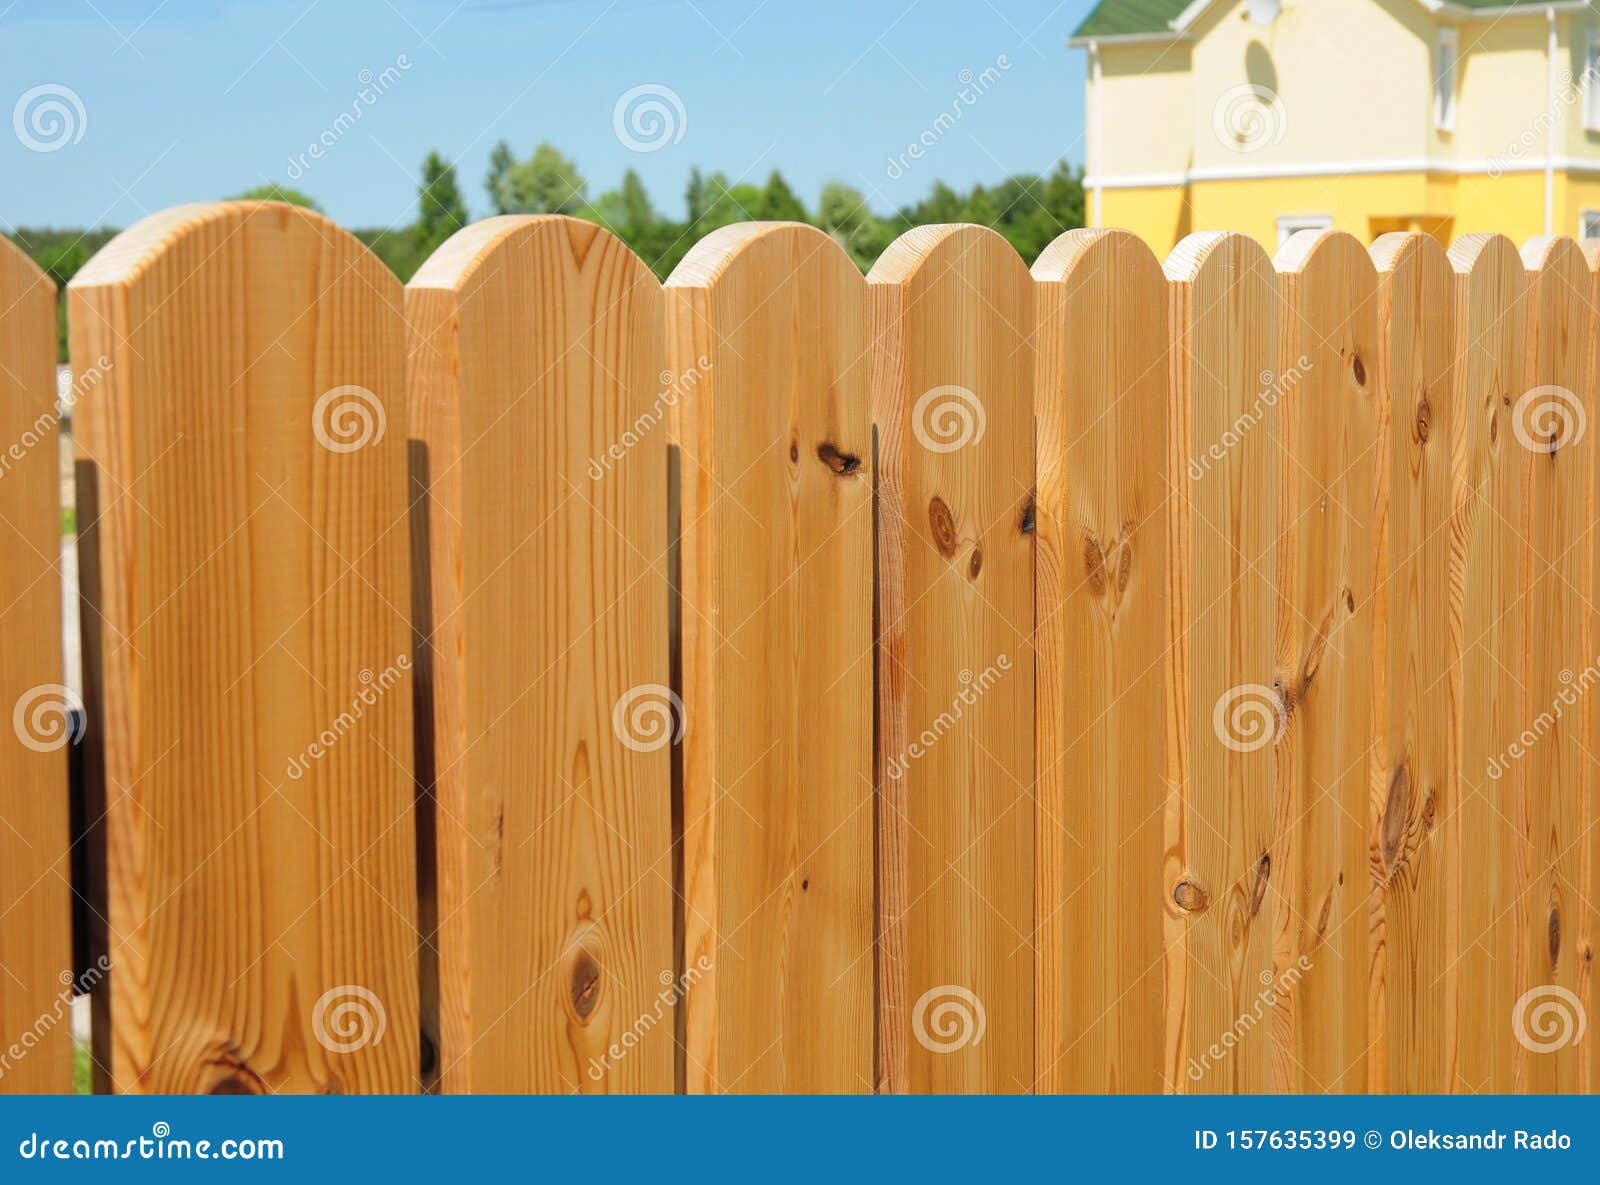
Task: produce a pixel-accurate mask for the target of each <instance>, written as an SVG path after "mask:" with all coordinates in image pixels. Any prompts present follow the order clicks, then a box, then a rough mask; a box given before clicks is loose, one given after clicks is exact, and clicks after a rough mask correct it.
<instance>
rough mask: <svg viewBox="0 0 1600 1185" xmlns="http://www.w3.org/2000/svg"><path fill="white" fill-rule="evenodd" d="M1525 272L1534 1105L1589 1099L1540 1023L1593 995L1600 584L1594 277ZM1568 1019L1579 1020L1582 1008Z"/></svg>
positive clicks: (1522, 956)
mask: <svg viewBox="0 0 1600 1185" xmlns="http://www.w3.org/2000/svg"><path fill="white" fill-rule="evenodd" d="M1522 261H1523V265H1524V266H1525V267H1526V268H1527V270H1528V277H1527V278H1528V286H1527V297H1526V301H1527V336H1526V339H1525V357H1526V360H1527V361H1526V367H1525V370H1524V378H1523V387H1524V390H1523V393H1522V395H1521V397H1520V399H1518V400H1517V401H1516V402H1515V403H1514V404H1513V405H1512V409H1511V415H1512V419H1511V426H1512V439H1511V440H1508V441H1507V442H1506V443H1507V444H1508V445H1509V444H1513V443H1515V445H1516V446H1518V447H1519V448H1520V449H1522V451H1523V452H1524V453H1525V454H1526V456H1527V458H1528V460H1527V463H1526V471H1527V474H1528V478H1527V485H1526V487H1525V488H1526V490H1527V499H1528V500H1527V504H1526V505H1525V506H1524V507H1523V519H1522V521H1523V524H1524V526H1523V536H1524V548H1525V557H1524V564H1525V569H1524V570H1525V571H1526V572H1527V574H1528V577H1527V578H1528V587H1527V599H1526V601H1525V602H1524V603H1523V605H1522V612H1521V613H1520V614H1519V616H1520V618H1521V621H1522V624H1523V626H1524V628H1525V629H1526V631H1527V632H1526V638H1527V647H1528V668H1527V680H1526V682H1527V695H1528V701H1529V702H1528V705H1527V713H1526V715H1525V716H1524V728H1525V729H1526V730H1527V731H1528V732H1529V733H1531V734H1532V739H1531V742H1530V743H1529V744H1528V745H1527V749H1528V752H1527V755H1526V756H1525V757H1523V758H1522V759H1521V761H1522V763H1523V764H1525V765H1526V766H1527V776H1526V778H1525V779H1524V781H1523V782H1522V783H1521V784H1520V790H1521V794H1520V798H1519V801H1518V805H1517V809H1516V811H1515V813H1514V814H1512V816H1511V822H1512V823H1513V824H1514V825H1515V829H1516V831H1518V832H1520V834H1519V835H1518V838H1519V839H1520V841H1521V844H1522V847H1521V852H1520V856H1521V863H1520V866H1519V872H1520V883H1519V884H1518V888H1517V896H1516V899H1515V909H1514V912H1513V916H1514V917H1515V919H1516V923H1517V935H1518V945H1517V959H1518V975H1517V989H1518V992H1519V1000H1518V1003H1517V1005H1516V1007H1515V1011H1514V1013H1513V1021H1512V1023H1513V1025H1518V1024H1521V1025H1523V1026H1526V1034H1527V1036H1528V1038H1530V1039H1529V1040H1524V1041H1521V1042H1519V1045H1520V1046H1522V1047H1523V1048H1522V1051H1521V1052H1520V1054H1519V1055H1518V1058H1517V1062H1516V1063H1515V1064H1516V1065H1517V1067H1518V1069H1517V1072H1516V1074H1515V1082H1516V1088H1517V1090H1518V1091H1521V1092H1529V1093H1561V1094H1570V1093H1573V1092H1574V1091H1576V1090H1577V1089H1578V1057H1579V1052H1580V1046H1578V1045H1575V1044H1573V1043H1571V1042H1570V1041H1569V1042H1567V1043H1565V1044H1564V1045H1562V1046H1561V1047H1559V1048H1550V1049H1545V1048H1542V1046H1543V1045H1544V1044H1545V1043H1546V1041H1547V1040H1549V1039H1551V1038H1553V1037H1554V1036H1555V1034H1554V1033H1553V1032H1550V1031H1544V1029H1543V1026H1542V1025H1541V1024H1540V1023H1539V1022H1540V1018H1539V1016H1538V1015H1537V1009H1538V1008H1539V1007H1540V1003H1539V1002H1540V1001H1543V1000H1545V999H1547V998H1550V997H1554V996H1556V995H1557V990H1558V989H1559V991H1561V992H1566V993H1571V994H1572V996H1574V997H1575V996H1576V993H1577V991H1578V990H1579V989H1580V988H1582V987H1583V986H1584V985H1583V984H1582V983H1581V982H1580V980H1579V973H1580V969H1581V968H1582V967H1583V954H1582V940H1583V937H1584V935H1585V933H1586V931H1587V930H1588V926H1587V925H1586V924H1585V923H1584V921H1583V920H1582V919H1583V918H1584V915H1585V913H1586V912H1587V911H1588V910H1589V909H1590V908H1591V907H1592V902H1591V901H1590V899H1589V895H1588V891H1587V886H1586V885H1585V884H1584V883H1583V873H1582V871H1580V870H1582V869H1583V868H1584V865H1585V855H1586V853H1587V850H1588V843H1589V837H1588V836H1587V835H1586V834H1585V832H1584V830H1583V826H1584V821H1585V816H1586V814H1587V806H1588V798H1589V786H1590V782H1591V771H1590V753H1591V752H1592V750H1593V745H1592V741H1591V738H1590V736H1589V720H1588V714H1587V712H1586V711H1584V710H1583V708H1582V707H1581V706H1580V705H1581V703H1582V700H1583V698H1584V697H1585V696H1586V695H1588V694H1592V693H1593V692H1594V691H1595V690H1596V687H1595V685H1596V684H1597V683H1600V658H1596V656H1595V651H1594V639H1593V636H1592V634H1593V621H1592V618H1593V612H1594V589H1593V585H1592V576H1593V573H1592V570H1591V563H1590V560H1589V557H1588V556H1587V555H1586V554H1585V550H1584V545H1585V543H1586V542H1587V541H1588V540H1589V539H1590V537H1591V531H1592V522H1593V520H1592V511H1593V506H1592V491H1593V484H1594V466H1595V459H1594V457H1595V452H1594V428H1595V402H1594V390H1593V384H1592V382H1591V373H1590V369H1589V368H1590V364H1591V351H1592V349H1593V340H1592V337H1591V334H1592V332H1593V322H1592V318H1593V315H1594V310H1593V308H1592V307H1591V305H1590V303H1589V296H1590V289H1591V287H1592V281H1591V277H1590V272H1589V264H1588V261H1587V260H1586V259H1585V258H1584V256H1583V252H1582V251H1581V250H1579V248H1578V245H1577V244H1576V243H1574V242H1573V241H1572V240H1571V239H1568V238H1560V237H1557V238H1542V239H1533V240H1530V241H1529V242H1528V243H1527V244H1526V245H1525V246H1524V247H1523V249H1522ZM1505 904H1511V903H1510V902H1506V903H1505ZM1560 1006H1561V1007H1562V1008H1563V1010H1564V1012H1565V1013H1567V1014H1572V1013H1573V1012H1574V1009H1573V1007H1572V1005H1571V1004H1570V1003H1566V1002H1561V1005H1560ZM1573 1020H1574V1021H1575V1020H1576V1017H1575V1016H1573ZM1519 1035H1520V1034H1519ZM1573 1036H1576V1029H1575V1028H1574V1030H1573Z"/></svg>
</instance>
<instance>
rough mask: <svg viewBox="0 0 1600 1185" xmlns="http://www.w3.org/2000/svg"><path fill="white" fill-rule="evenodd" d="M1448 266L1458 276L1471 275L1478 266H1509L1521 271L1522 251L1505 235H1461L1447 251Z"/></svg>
mask: <svg viewBox="0 0 1600 1185" xmlns="http://www.w3.org/2000/svg"><path fill="white" fill-rule="evenodd" d="M1447 254H1448V255H1449V259H1450V266H1451V267H1452V268H1453V269H1455V273H1456V274H1457V275H1458V276H1466V275H1471V274H1472V273H1474V272H1476V271H1477V270H1478V269H1479V268H1480V267H1500V268H1509V269H1511V270H1515V271H1518V272H1520V271H1522V268H1523V264H1522V253H1521V252H1520V251H1518V250H1517V245H1516V244H1515V243H1513V242H1512V241H1511V240H1510V239H1508V238H1507V237H1506V236H1505V235H1503V234H1499V233H1492V234H1471V235H1463V236H1461V238H1459V239H1457V240H1456V241H1455V242H1454V243H1452V244H1451V245H1450V250H1449V252H1448V253H1447Z"/></svg>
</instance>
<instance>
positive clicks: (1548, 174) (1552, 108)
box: [1544, 5, 1562, 235]
mask: <svg viewBox="0 0 1600 1185" xmlns="http://www.w3.org/2000/svg"><path fill="white" fill-rule="evenodd" d="M1544 16H1545V24H1546V26H1547V27H1548V29H1549V32H1550V49H1549V55H1548V57H1549V69H1548V70H1547V72H1546V73H1547V85H1548V88H1549V91H1550V94H1549V99H1548V103H1547V105H1546V107H1545V110H1546V111H1548V112H1550V116H1551V118H1550V130H1549V132H1548V133H1547V134H1546V135H1545V152H1544V233H1545V234H1547V235H1553V234H1555V233H1556V127H1557V124H1558V123H1560V122H1562V121H1558V120H1557V119H1556V118H1555V116H1556V77H1557V70H1556V48H1557V47H1556V10H1555V7H1554V6H1553V5H1552V6H1550V7H1547V8H1546V9H1545V10H1544Z"/></svg>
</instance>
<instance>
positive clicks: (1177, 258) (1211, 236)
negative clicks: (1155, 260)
mask: <svg viewBox="0 0 1600 1185" xmlns="http://www.w3.org/2000/svg"><path fill="white" fill-rule="evenodd" d="M1213 261H1216V266H1223V267H1227V266H1231V267H1233V268H1234V269H1235V273H1236V274H1239V275H1243V274H1245V273H1246V272H1248V271H1252V270H1257V269H1261V270H1264V271H1265V272H1266V273H1268V274H1272V273H1273V271H1274V269H1273V266H1272V257H1271V256H1269V255H1268V254H1267V252H1266V248H1264V247H1263V246H1262V245H1261V244H1260V243H1258V242H1256V241H1255V240H1254V239H1253V238H1251V237H1250V236H1249V235H1243V234H1239V233H1237V232H1236V231H1227V230H1199V231H1195V232H1194V233H1193V234H1191V235H1187V236H1185V237H1184V239H1183V240H1182V241H1181V242H1180V243H1179V244H1178V245H1177V246H1176V247H1174V248H1173V249H1172V253H1171V254H1170V255H1168V256H1167V261H1166V263H1164V264H1163V265H1162V270H1163V271H1164V272H1165V273H1166V276H1167V279H1169V280H1171V281H1173V282H1174V283H1177V284H1189V283H1194V282H1195V281H1197V280H1199V279H1200V276H1201V273H1203V272H1204V271H1206V270H1207V269H1208V268H1209V267H1211V266H1213Z"/></svg>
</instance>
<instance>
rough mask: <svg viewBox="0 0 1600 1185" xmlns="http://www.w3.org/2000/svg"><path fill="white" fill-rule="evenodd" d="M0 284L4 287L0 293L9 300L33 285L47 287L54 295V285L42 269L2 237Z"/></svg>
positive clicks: (0, 243)
mask: <svg viewBox="0 0 1600 1185" xmlns="http://www.w3.org/2000/svg"><path fill="white" fill-rule="evenodd" d="M0 284H3V285H4V287H3V288H0V291H4V292H5V293H6V294H7V296H8V299H10V300H15V299H16V297H17V295H18V294H20V293H22V292H24V291H26V290H27V289H28V288H30V287H33V286H35V285H47V286H48V287H49V290H50V294H51V295H52V296H53V295H55V285H54V284H52V283H51V281H50V277H49V276H48V275H47V274H46V273H45V271H44V269H43V268H41V267H40V266H39V265H38V264H37V263H35V262H34V261H33V259H32V258H31V257H30V256H29V255H28V253H27V252H26V251H24V250H23V249H22V248H21V247H19V246H17V245H16V244H15V243H13V242H12V241H11V240H10V239H8V238H4V237H0Z"/></svg>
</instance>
